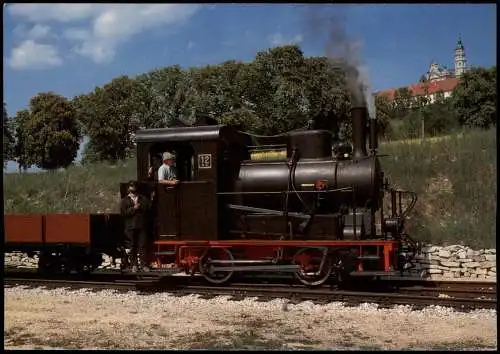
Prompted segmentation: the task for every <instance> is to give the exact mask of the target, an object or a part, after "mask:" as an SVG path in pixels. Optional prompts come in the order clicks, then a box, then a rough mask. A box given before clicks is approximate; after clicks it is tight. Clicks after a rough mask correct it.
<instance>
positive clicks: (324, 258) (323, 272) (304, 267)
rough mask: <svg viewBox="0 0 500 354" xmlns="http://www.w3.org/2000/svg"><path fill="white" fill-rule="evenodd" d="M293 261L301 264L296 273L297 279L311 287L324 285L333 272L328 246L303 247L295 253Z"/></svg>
mask: <svg viewBox="0 0 500 354" xmlns="http://www.w3.org/2000/svg"><path fill="white" fill-rule="evenodd" d="M292 262H293V264H297V265H299V266H300V269H299V270H298V271H297V272H296V273H295V276H296V277H297V279H299V281H300V282H301V283H302V284H304V285H306V286H309V287H315V286H321V285H323V284H324V283H325V282H326V281H327V280H328V278H329V277H330V274H331V272H332V264H331V259H330V257H328V249H327V248H310V247H309V248H302V249H300V250H299V251H297V253H295V255H294V256H293V260H292Z"/></svg>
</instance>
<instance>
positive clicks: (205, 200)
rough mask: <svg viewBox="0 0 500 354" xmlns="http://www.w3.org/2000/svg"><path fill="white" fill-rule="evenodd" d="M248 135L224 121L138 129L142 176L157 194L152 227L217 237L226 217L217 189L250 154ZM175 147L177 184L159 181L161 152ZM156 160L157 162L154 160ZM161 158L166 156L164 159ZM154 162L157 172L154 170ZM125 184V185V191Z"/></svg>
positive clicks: (180, 235)
mask: <svg viewBox="0 0 500 354" xmlns="http://www.w3.org/2000/svg"><path fill="white" fill-rule="evenodd" d="M244 139H245V137H244V135H241V134H239V133H238V132H237V131H236V130H234V128H231V127H228V126H221V125H217V126H215V125H206V126H199V127H174V128H161V129H145V130H141V131H139V132H138V133H137V135H136V142H137V178H138V181H139V182H140V185H141V192H142V193H143V194H145V195H147V196H150V197H151V198H152V205H153V208H152V210H151V212H152V213H153V215H152V219H154V222H153V229H154V230H153V233H154V234H155V235H156V237H155V238H156V239H158V240H160V241H176V240H177V241H181V240H202V239H203V240H217V239H218V238H219V233H220V232H221V230H220V227H219V225H221V224H222V223H224V220H223V218H222V217H220V215H222V213H219V210H220V209H222V208H223V205H222V203H219V200H218V198H217V192H218V191H220V190H224V189H225V188H226V186H228V183H227V180H228V179H230V178H231V176H232V175H234V174H235V172H231V171H233V170H234V168H235V166H239V163H240V161H241V160H242V159H244V158H246V157H247V154H246V150H245V149H244V146H245V143H244V141H243V140H244ZM165 151H169V152H172V153H175V155H176V162H175V166H176V171H177V179H178V180H179V181H180V182H179V184H178V185H177V186H175V187H169V186H165V185H163V184H159V183H157V171H158V168H159V162H158V158H159V156H161V154H162V153H163V152H165ZM155 161H156V162H155ZM160 163H161V162H160ZM151 168H152V170H153V171H152V174H150V173H149V172H150V171H151ZM125 191H126V189H125V185H122V196H124V193H125Z"/></svg>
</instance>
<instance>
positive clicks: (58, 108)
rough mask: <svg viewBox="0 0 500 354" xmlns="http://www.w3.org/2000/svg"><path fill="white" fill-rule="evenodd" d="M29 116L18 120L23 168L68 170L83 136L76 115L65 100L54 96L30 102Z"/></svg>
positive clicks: (37, 97)
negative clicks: (27, 166)
mask: <svg viewBox="0 0 500 354" xmlns="http://www.w3.org/2000/svg"><path fill="white" fill-rule="evenodd" d="M29 108H30V110H29V113H27V112H26V111H21V112H20V115H18V118H20V119H19V136H18V138H19V139H20V144H19V147H20V149H19V150H20V151H19V152H20V155H21V156H20V160H21V161H22V163H21V165H25V164H28V165H36V166H38V167H40V168H43V169H47V170H54V169H57V168H59V167H67V166H69V165H70V164H71V163H72V162H73V160H74V159H75V157H76V154H77V151H78V147H79V139H80V134H79V133H80V132H79V129H78V123H77V120H76V112H75V109H74V107H73V105H72V104H71V102H70V101H68V100H67V99H66V98H64V97H62V96H59V95H57V94H55V93H52V92H45V93H40V94H38V95H37V96H35V97H33V98H32V99H31V100H30V105H29Z"/></svg>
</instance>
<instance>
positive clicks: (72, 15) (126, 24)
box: [8, 4, 200, 63]
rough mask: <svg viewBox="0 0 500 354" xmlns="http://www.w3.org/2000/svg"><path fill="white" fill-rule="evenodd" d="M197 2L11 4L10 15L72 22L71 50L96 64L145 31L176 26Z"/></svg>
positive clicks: (68, 34)
mask: <svg viewBox="0 0 500 354" xmlns="http://www.w3.org/2000/svg"><path fill="white" fill-rule="evenodd" d="M199 8H200V5H196V4H189V5H187V4H186V5H184V4H155V5H146V4H14V5H11V6H9V8H8V9H9V10H8V11H9V13H10V14H11V15H12V16H16V17H20V18H23V19H25V20H27V21H30V22H36V23H44V22H51V21H52V22H60V23H64V24H70V23H75V22H79V23H77V24H76V23H75V26H71V27H69V28H68V27H67V28H65V29H64V30H63V38H65V39H67V40H69V41H70V42H71V43H72V44H73V51H74V52H75V53H78V54H80V55H82V56H85V57H88V58H90V59H92V60H93V61H94V62H96V63H103V62H110V61H111V60H113V58H114V56H115V54H116V51H117V49H118V47H119V45H121V44H123V43H125V42H126V41H127V40H129V39H130V38H131V37H132V36H134V35H137V34H139V33H141V32H145V31H147V30H150V29H153V28H158V27H166V29H168V28H170V27H175V26H178V25H181V24H183V23H184V22H185V21H186V20H187V19H188V18H190V17H191V16H192V15H193V14H194V13H195V12H196V11H197V10H198V9H199Z"/></svg>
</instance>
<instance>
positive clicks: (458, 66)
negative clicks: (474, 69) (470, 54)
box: [455, 37, 467, 77]
mask: <svg viewBox="0 0 500 354" xmlns="http://www.w3.org/2000/svg"><path fill="white" fill-rule="evenodd" d="M466 70H467V58H466V57H465V48H464V45H463V44H462V38H461V37H459V38H458V42H457V47H456V48H455V76H456V77H460V76H462V75H463V74H464V73H465V71H466Z"/></svg>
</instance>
